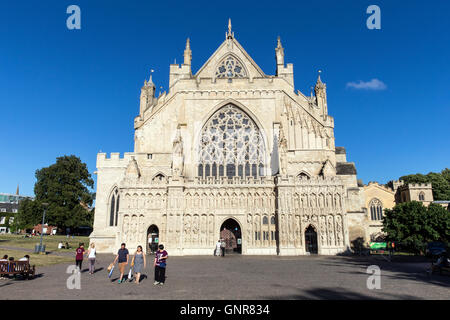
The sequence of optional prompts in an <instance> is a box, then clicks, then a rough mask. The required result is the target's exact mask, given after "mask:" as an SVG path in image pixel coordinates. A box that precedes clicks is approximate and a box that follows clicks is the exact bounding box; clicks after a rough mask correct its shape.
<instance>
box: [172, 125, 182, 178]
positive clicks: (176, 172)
mask: <svg viewBox="0 0 450 320" xmlns="http://www.w3.org/2000/svg"><path fill="white" fill-rule="evenodd" d="M183 167H184V158H183V138H181V130H180V127H178V128H177V135H176V137H175V139H174V140H173V145H172V175H173V176H174V177H180V176H182V175H183Z"/></svg>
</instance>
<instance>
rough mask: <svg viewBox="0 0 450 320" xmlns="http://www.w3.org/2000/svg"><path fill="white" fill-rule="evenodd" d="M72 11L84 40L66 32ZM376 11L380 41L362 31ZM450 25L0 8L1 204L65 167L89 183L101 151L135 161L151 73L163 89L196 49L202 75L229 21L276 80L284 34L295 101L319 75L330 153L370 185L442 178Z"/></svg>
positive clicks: (401, 7) (284, 14)
mask: <svg viewBox="0 0 450 320" xmlns="http://www.w3.org/2000/svg"><path fill="white" fill-rule="evenodd" d="M71 4H76V5H78V6H79V7H80V8H81V30H68V29H67V27H66V19H67V17H68V16H69V15H68V14H67V13H66V9H67V7H68V6H69V5H71ZM371 4H376V5H378V6H379V7H380V8H381V30H369V29H367V27H366V19H367V18H368V16H369V15H368V14H366V9H367V7H368V6H369V5H371ZM449 13H450V2H449V1H431V2H430V1H364V0H353V1H349V0H342V1H335V0H330V1H320V2H315V1H258V2H255V3H253V2H245V1H226V2H212V1H197V2H195V1H181V2H177V1H159V2H155V1H143V0H142V1H131V0H130V1H92V0H90V1H82V0H72V1H63V0H58V1H50V0H48V1H39V2H38V1H20V2H16V1H11V0H10V1H3V2H2V4H1V5H0V39H1V45H0V114H1V117H0V119H1V128H2V144H1V145H2V148H1V152H0V192H7V193H14V192H15V190H16V187H17V184H20V191H21V192H20V193H21V194H25V195H33V187H34V183H35V177H34V173H35V170H36V169H38V168H42V167H45V166H48V165H50V164H52V163H54V161H55V159H56V157H58V156H62V155H64V154H75V155H77V156H79V157H80V158H81V159H82V161H84V162H86V163H87V165H88V168H89V170H90V172H91V173H93V172H94V171H95V170H96V168H95V161H96V154H97V152H99V151H100V150H102V151H103V152H107V153H110V152H121V153H123V152H129V151H133V119H134V117H135V116H136V115H137V113H138V110H139V104H138V101H139V93H140V87H141V86H142V84H143V81H144V79H145V78H148V76H149V70H150V69H154V70H155V72H154V75H153V79H154V82H155V83H156V85H157V86H158V87H159V86H162V87H163V88H164V89H163V90H165V89H166V88H167V85H168V76H169V64H170V63H173V62H174V59H176V60H177V62H178V63H181V62H182V57H183V50H184V46H185V41H186V38H187V37H190V38H191V49H192V52H193V53H192V55H193V60H192V68H193V70H194V72H195V71H197V70H198V69H199V68H200V67H201V65H202V64H203V63H204V62H205V61H206V60H207V59H208V57H209V56H210V55H211V54H212V53H213V52H214V51H215V49H216V48H217V47H218V46H219V45H220V44H221V43H222V41H223V40H224V36H225V31H226V29H227V23H228V18H229V17H231V19H232V24H233V31H234V32H235V37H236V38H237V40H238V41H239V42H240V43H241V44H242V45H243V46H244V48H245V49H246V50H247V52H248V53H249V54H250V55H251V56H252V58H253V59H254V60H255V61H256V63H257V64H259V66H260V67H261V68H262V70H263V71H264V72H265V73H266V74H274V72H275V57H274V56H275V51H274V48H275V46H276V38H277V36H278V35H280V36H281V40H282V43H283V46H284V48H285V61H286V63H293V64H294V73H295V86H296V89H299V90H300V91H302V92H303V93H305V94H309V91H310V87H311V86H312V85H314V83H315V81H316V78H317V70H319V69H321V70H323V73H322V79H323V81H324V82H326V83H327V89H328V92H327V93H328V110H329V113H330V115H331V116H333V117H334V119H335V137H336V145H337V146H345V147H346V149H347V159H348V161H353V162H355V163H356V168H357V171H358V177H359V178H361V179H363V181H364V182H365V183H367V182H369V181H373V180H376V181H379V182H382V183H385V182H387V181H389V180H391V179H397V178H398V177H400V176H402V175H405V174H409V173H418V172H420V173H428V172H429V171H440V170H441V169H443V168H445V167H449V166H450V163H449V162H450V161H449V158H450V148H449V140H450V139H449V138H450V129H449V125H448V119H449V118H450V62H449V61H450V59H449V56H450V55H449V53H450V41H449V40H450V36H449V34H450V22H449V19H448V15H449ZM361 81H362V82H363V86H364V83H366V82H367V83H369V86H370V84H372V89H364V88H360V87H361V83H362V82H361ZM377 81H378V82H377ZM352 83H353V85H352ZM379 83H382V84H384V85H385V88H381V89H380V90H374V88H375V89H376V88H379V86H377V84H379ZM94 178H95V176H94Z"/></svg>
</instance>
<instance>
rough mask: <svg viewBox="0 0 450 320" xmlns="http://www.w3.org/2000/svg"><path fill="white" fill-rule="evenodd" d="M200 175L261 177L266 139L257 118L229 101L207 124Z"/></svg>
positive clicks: (201, 143)
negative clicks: (253, 118) (256, 121)
mask: <svg viewBox="0 0 450 320" xmlns="http://www.w3.org/2000/svg"><path fill="white" fill-rule="evenodd" d="M199 150H200V156H199V166H198V175H199V176H201V177H207V176H214V177H219V176H226V177H229V178H231V177H235V176H239V177H249V176H253V177H258V176H263V175H264V142H263V137H262V134H261V131H260V130H259V128H258V127H257V125H256V124H255V122H254V121H253V120H252V119H251V118H250V117H249V116H248V115H247V114H246V113H245V112H243V111H242V110H241V109H239V108H237V107H236V106H234V105H232V104H228V105H226V106H224V107H222V108H221V109H219V110H218V111H217V112H216V113H215V114H214V115H213V116H212V117H211V118H210V119H209V120H208V122H207V123H206V124H205V126H204V128H203V131H202V134H201V138H200V148H199Z"/></svg>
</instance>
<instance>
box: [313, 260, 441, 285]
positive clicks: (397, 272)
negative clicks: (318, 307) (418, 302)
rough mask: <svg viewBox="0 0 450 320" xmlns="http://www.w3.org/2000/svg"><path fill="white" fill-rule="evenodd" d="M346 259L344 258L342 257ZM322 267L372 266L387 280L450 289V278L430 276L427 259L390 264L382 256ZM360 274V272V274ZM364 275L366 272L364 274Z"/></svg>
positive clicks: (340, 261) (397, 261) (343, 261)
mask: <svg viewBox="0 0 450 320" xmlns="http://www.w3.org/2000/svg"><path fill="white" fill-rule="evenodd" d="M342 258H344V257H342ZM321 264H322V265H327V266H336V265H340V266H355V265H357V266H360V267H362V268H367V267H368V266H370V265H376V266H378V267H380V269H381V275H382V277H386V278H387V279H392V280H395V279H403V280H412V281H419V282H422V283H427V284H434V285H439V286H443V287H450V277H449V276H445V275H438V274H433V275H430V274H428V273H427V268H429V267H430V264H429V262H428V260H427V259H422V258H419V259H417V258H414V257H413V258H405V259H403V258H400V259H398V260H396V259H394V260H393V261H391V262H389V261H388V260H386V259H384V258H383V257H381V256H368V257H345V258H344V259H340V260H339V261H336V263H333V262H326V263H321ZM386 271H387V272H389V273H390V274H386V273H384V274H383V272H386ZM349 273H355V272H354V271H350V272H349ZM358 273H359V272H358ZM362 273H364V272H362Z"/></svg>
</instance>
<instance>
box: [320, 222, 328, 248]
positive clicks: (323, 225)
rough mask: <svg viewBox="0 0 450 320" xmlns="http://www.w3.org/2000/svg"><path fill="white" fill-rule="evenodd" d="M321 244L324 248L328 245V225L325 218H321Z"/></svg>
mask: <svg viewBox="0 0 450 320" xmlns="http://www.w3.org/2000/svg"><path fill="white" fill-rule="evenodd" d="M320 243H321V244H322V246H326V245H327V225H326V219H325V216H320Z"/></svg>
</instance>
